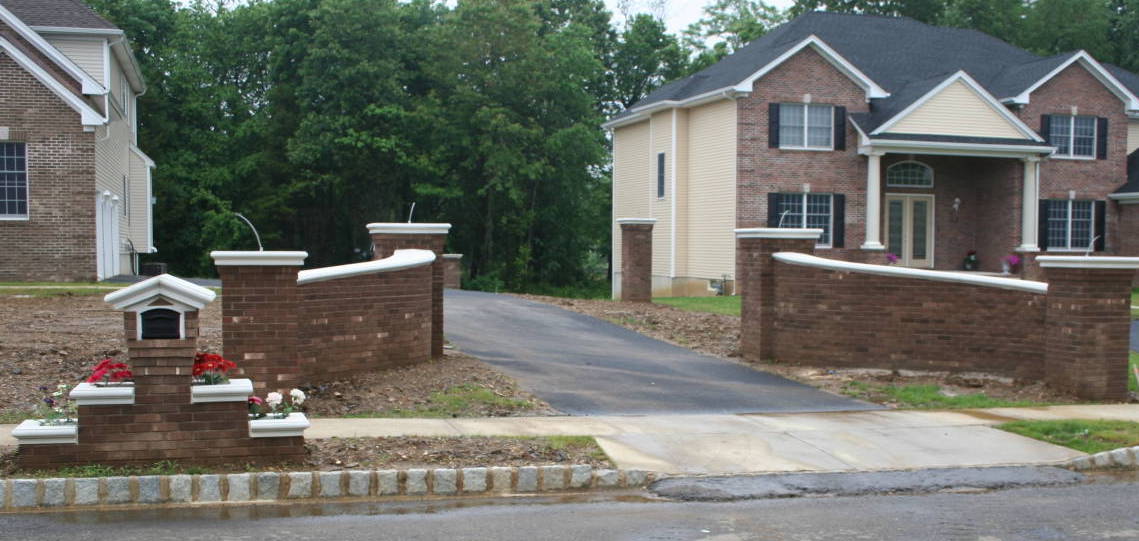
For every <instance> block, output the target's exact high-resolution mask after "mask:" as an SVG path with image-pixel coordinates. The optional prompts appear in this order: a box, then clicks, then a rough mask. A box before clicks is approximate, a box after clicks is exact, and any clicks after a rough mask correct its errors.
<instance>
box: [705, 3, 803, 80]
mask: <svg viewBox="0 0 1139 541" xmlns="http://www.w3.org/2000/svg"><path fill="white" fill-rule="evenodd" d="M786 20H787V14H786V13H785V12H783V11H781V10H780V9H778V8H776V7H775V6H772V5H770V4H768V3H766V2H764V1H763V0H715V1H714V2H713V3H711V4H709V5H707V6H705V7H704V17H703V18H702V19H700V20H699V21H697V22H695V23H692V24H691V25H689V26H688V29H686V30H685V31H684V36H685V38H684V42H685V45H687V46H688V47H689V48H690V49H692V50H694V51H696V54H697V59H696V61H695V62H694V64H695V65H696V66H698V67H699V68H703V67H705V66H709V65H711V64H714V63H716V62H717V61H719V60H720V58H723V57H724V56H726V55H728V54H731V53H733V52H735V51H736V49H739V48H740V47H743V46H744V45H746V44H747V43H748V42H750V41H752V40H755V39H757V38H759V37H760V36H762V35H764V34H766V33H767V31H768V30H770V29H771V28H773V27H775V26H778V25H780V24H783V23H784V22H786Z"/></svg>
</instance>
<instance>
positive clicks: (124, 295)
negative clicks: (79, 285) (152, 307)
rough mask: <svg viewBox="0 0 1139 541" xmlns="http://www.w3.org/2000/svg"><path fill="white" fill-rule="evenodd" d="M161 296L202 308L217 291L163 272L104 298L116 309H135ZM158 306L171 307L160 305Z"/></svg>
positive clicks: (197, 308) (213, 297)
mask: <svg viewBox="0 0 1139 541" xmlns="http://www.w3.org/2000/svg"><path fill="white" fill-rule="evenodd" d="M159 297H162V298H165V299H168V300H171V301H174V302H178V303H182V304H184V305H186V306H187V307H190V308H193V309H195V310H200V309H202V308H203V307H204V306H205V305H207V304H209V303H211V302H213V300H214V299H215V298H216V297H217V293H214V292H213V291H210V290H209V289H206V288H204V287H202V286H199V285H196V284H192V283H190V282H187V281H186V280H183V279H181V278H178V277H175V276H172V275H169V274H162V275H159V276H155V277H154V278H151V279H149V280H144V281H142V282H139V283H137V284H134V285H132V286H130V287H124V288H123V289H120V290H118V291H115V292H114V293H108V294H107V296H105V297H103V300H104V301H106V302H107V303H109V304H110V305H112V306H114V307H115V309H116V310H128V311H129V310H133V309H135V308H138V307H140V306H142V305H144V304H146V303H149V302H150V301H152V300H154V299H157V298H159ZM156 308H170V309H175V307H171V306H159V307H156Z"/></svg>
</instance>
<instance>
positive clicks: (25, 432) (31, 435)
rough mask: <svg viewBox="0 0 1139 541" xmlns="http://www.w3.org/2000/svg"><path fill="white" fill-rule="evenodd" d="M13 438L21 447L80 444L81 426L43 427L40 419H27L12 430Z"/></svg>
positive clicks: (72, 424) (73, 424) (75, 424)
mask: <svg viewBox="0 0 1139 541" xmlns="http://www.w3.org/2000/svg"><path fill="white" fill-rule="evenodd" d="M12 437H13V438H16V441H18V442H19V444H20V445H36V444H51V443H79V424H78V423H69V424H65V425H41V424H40V421H39V419H27V420H25V421H24V422H22V423H20V424H18V425H16V428H13V429H12Z"/></svg>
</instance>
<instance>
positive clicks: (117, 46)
mask: <svg viewBox="0 0 1139 541" xmlns="http://www.w3.org/2000/svg"><path fill="white" fill-rule="evenodd" d="M111 51H112V52H113V53H114V54H115V57H116V58H118V59H119V66H130V69H126V70H124V73H126V75H127V80H128V81H130V83H131V87H132V89H133V90H135V92H136V93H137V94H142V93H145V92H146V80H144V79H143V78H142V68H141V67H139V65H138V59H137V58H135V57H134V51H131V47H130V41H128V40H127V38H126V36H123V37H121V38H119V39H117V40H115V41H112V42H111ZM110 86H111V84H110V83H109V82H108V83H107V87H108V88H110Z"/></svg>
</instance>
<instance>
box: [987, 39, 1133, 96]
mask: <svg viewBox="0 0 1139 541" xmlns="http://www.w3.org/2000/svg"><path fill="white" fill-rule="evenodd" d="M1076 62H1079V63H1080V64H1081V65H1083V66H1084V67H1085V68H1087V70H1088V71H1089V72H1090V73H1091V74H1092V76H1093V77H1095V78H1096V79H1098V80H1099V82H1101V83H1103V85H1104V86H1106V87H1107V89H1108V90H1109V91H1111V93H1112V94H1115V95H1116V97H1118V98H1119V99H1121V100H1123V102H1124V104H1125V107H1126V109H1127V110H1128V111H1135V110H1139V97H1136V96H1135V94H1134V93H1132V92H1131V91H1130V90H1128V89H1127V87H1126V86H1124V85H1123V83H1120V82H1119V80H1118V79H1116V78H1115V76H1114V75H1112V74H1111V72H1109V71H1107V70H1106V69H1104V67H1103V66H1102V65H1100V63H1099V62H1096V59H1094V58H1092V55H1090V54H1088V52H1087V51H1084V50H1080V51H1078V52H1077V53H1076V54H1073V55H1072V56H1071V58H1069V59H1068V60H1066V61H1065V62H1064V63H1063V64H1060V65H1059V66H1058V67H1057V68H1056V69H1054V70H1052V71H1050V72H1048V74H1047V75H1045V76H1044V77H1041V78H1040V79H1039V80H1037V81H1036V82H1035V83H1032V86H1029V87H1028V88H1026V89H1025V90H1024V91H1023V92H1021V93H1020V94H1017V95H1016V96H1013V97H1010V98H1005V99H1004V100H1001V101H1007V102H1011V103H1017V104H1022V105H1023V104H1026V103H1029V100H1030V99H1031V97H1032V93H1033V92H1035V91H1036V89H1038V88H1040V87H1041V86H1043V85H1044V83H1047V82H1048V81H1051V80H1052V78H1053V77H1055V76H1057V75H1059V74H1060V73H1062V72H1063V71H1064V70H1066V69H1068V67H1069V66H1071V65H1072V64H1075V63H1076Z"/></svg>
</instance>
